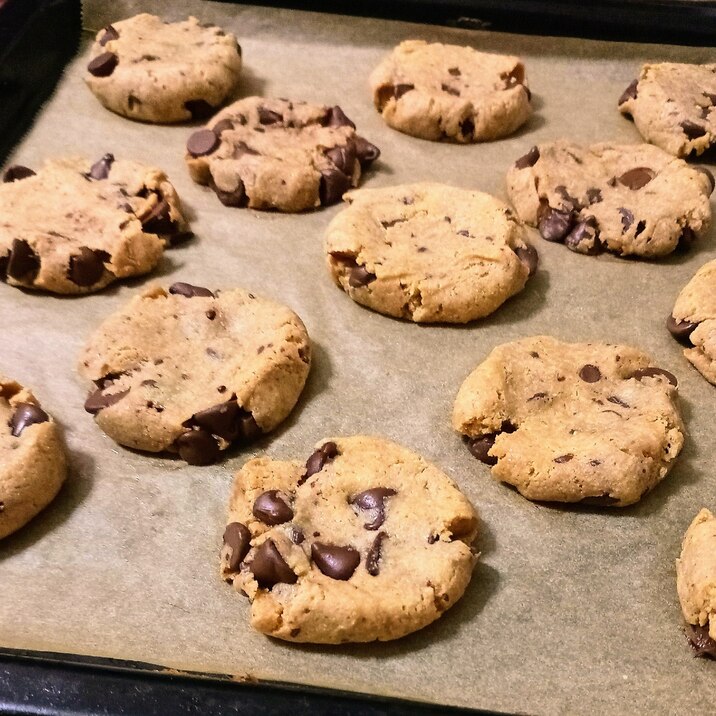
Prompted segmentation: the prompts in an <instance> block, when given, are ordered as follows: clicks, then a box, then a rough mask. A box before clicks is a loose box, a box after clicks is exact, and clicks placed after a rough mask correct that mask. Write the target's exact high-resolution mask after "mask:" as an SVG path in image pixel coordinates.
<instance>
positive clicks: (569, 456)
mask: <svg viewBox="0 0 716 716" xmlns="http://www.w3.org/2000/svg"><path fill="white" fill-rule="evenodd" d="M573 457H574V455H572V453H571V452H569V453H567V454H566V455H560V456H559V457H556V458H555V459H554V462H556V463H559V464H560V465H561V464H562V463H565V462H569V461H570V460H571V459H572V458H573Z"/></svg>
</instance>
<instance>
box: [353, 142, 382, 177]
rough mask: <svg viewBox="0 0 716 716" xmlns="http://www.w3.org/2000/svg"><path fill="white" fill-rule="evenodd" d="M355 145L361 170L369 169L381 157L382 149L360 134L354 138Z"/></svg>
mask: <svg viewBox="0 0 716 716" xmlns="http://www.w3.org/2000/svg"><path fill="white" fill-rule="evenodd" d="M353 144H354V145H355V152H356V156H357V157H358V161H359V162H360V166H361V169H366V168H367V167H369V166H370V165H371V164H372V163H373V162H374V161H375V160H376V159H377V158H378V157H379V156H380V149H378V147H376V146H375V144H372V143H371V142H369V141H368V140H367V139H364V138H363V137H361V136H359V135H358V134H356V135H355V136H354V137H353Z"/></svg>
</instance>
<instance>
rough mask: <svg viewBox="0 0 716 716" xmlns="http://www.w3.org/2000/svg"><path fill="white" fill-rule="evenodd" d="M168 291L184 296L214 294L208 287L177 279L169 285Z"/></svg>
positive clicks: (209, 295)
mask: <svg viewBox="0 0 716 716" xmlns="http://www.w3.org/2000/svg"><path fill="white" fill-rule="evenodd" d="M169 293H173V294H175V295H179V296H185V297H186V298H194V296H201V297H211V298H214V294H213V293H212V292H211V291H210V290H209V289H208V288H204V287H203V286H192V284H190V283H184V282H182V281H177V282H176V283H173V284H172V285H171V286H169Z"/></svg>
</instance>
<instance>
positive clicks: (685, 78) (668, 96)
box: [619, 62, 716, 157]
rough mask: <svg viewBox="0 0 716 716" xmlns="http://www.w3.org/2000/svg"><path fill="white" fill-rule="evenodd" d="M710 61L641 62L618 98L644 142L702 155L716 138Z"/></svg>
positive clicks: (715, 69)
mask: <svg viewBox="0 0 716 716" xmlns="http://www.w3.org/2000/svg"><path fill="white" fill-rule="evenodd" d="M714 106H716V64H709V65H689V64H681V63H676V62H663V63H659V64H646V65H643V66H642V68H641V72H640V73H639V77H638V79H635V80H634V81H633V82H632V83H631V84H630V85H629V86H628V87H627V88H626V89H625V90H624V92H623V93H622V95H621V97H620V98H619V110H620V111H621V113H622V114H626V115H631V116H632V117H633V119H634V124H635V125H636V128H637V129H638V130H639V132H640V133H641V136H642V137H644V139H646V141H647V142H651V143H652V144H656V145H657V146H659V147H661V148H662V149H665V150H666V151H667V152H669V153H670V154H673V155H674V156H676V157H685V156H687V155H689V154H692V153H693V154H702V153H703V152H704V151H706V149H708V148H709V147H710V146H711V145H712V144H713V143H714V141H716V111H714Z"/></svg>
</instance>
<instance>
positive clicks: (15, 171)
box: [2, 164, 35, 183]
mask: <svg viewBox="0 0 716 716" xmlns="http://www.w3.org/2000/svg"><path fill="white" fill-rule="evenodd" d="M34 176H35V172H34V171H33V170H32V169H30V168H29V167H23V166H22V165H21V164H13V165H12V166H11V167H8V168H7V169H6V170H5V173H4V174H3V175H2V180H3V181H4V182H5V183H7V182H11V181H20V180H21V179H27V177H34Z"/></svg>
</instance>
